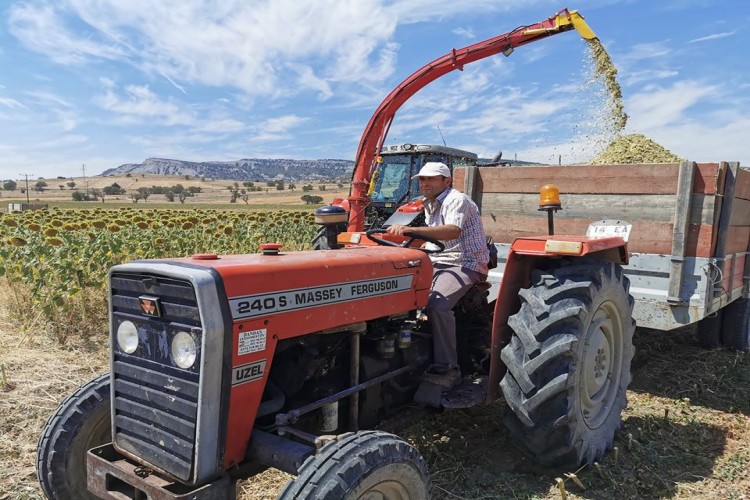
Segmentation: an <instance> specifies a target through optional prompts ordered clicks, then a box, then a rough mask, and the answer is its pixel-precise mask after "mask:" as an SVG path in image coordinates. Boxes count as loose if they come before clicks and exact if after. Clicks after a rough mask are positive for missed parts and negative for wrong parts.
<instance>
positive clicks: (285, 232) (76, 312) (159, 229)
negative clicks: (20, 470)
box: [0, 208, 317, 341]
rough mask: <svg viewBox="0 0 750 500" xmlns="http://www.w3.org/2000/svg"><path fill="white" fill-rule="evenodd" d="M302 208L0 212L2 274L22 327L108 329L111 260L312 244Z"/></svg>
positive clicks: (62, 335) (62, 334)
mask: <svg viewBox="0 0 750 500" xmlns="http://www.w3.org/2000/svg"><path fill="white" fill-rule="evenodd" d="M316 230H317V227H316V226H315V224H314V223H313V214H312V213H310V212H302V211H294V212H291V211H286V212H283V211H274V212H250V211H236V210H220V209H196V210H179V209H132V208H123V209H118V210H106V209H101V208H96V209H92V210H66V209H60V208H51V209H45V210H35V211H25V212H16V213H11V214H4V215H0V276H1V277H2V279H3V280H5V283H6V286H7V287H8V288H9V291H10V294H9V295H10V297H11V300H12V302H13V303H12V304H10V305H9V306H10V309H11V313H12V314H13V315H14V316H15V317H16V318H17V319H18V320H19V322H20V324H21V325H23V328H24V329H28V328H31V327H32V326H33V327H34V328H35V329H40V327H41V329H43V330H46V331H49V332H51V333H53V334H54V335H55V336H56V337H57V339H58V340H60V341H64V340H65V339H66V338H67V337H68V336H69V335H71V334H80V335H84V336H86V335H91V334H93V333H94V332H98V331H101V329H102V328H103V329H105V330H106V328H107V304H106V299H107V283H106V280H107V272H108V270H109V268H110V267H112V266H113V265H115V264H120V263H123V262H128V261H132V260H140V259H158V258H167V257H184V256H188V255H192V254H195V253H216V254H241V253H254V252H257V251H259V244H260V243H264V242H278V243H282V244H283V245H284V249H285V250H287V251H293V250H303V249H307V248H309V247H310V241H311V240H312V238H313V237H314V235H315V232H316Z"/></svg>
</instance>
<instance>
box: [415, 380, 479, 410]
mask: <svg viewBox="0 0 750 500" xmlns="http://www.w3.org/2000/svg"><path fill="white" fill-rule="evenodd" d="M444 390H445V388H444V387H442V386H439V385H437V384H432V383H430V382H426V381H423V382H422V383H421V384H420V385H419V388H418V389H417V392H416V394H414V401H416V402H417V403H422V404H425V405H428V406H433V407H435V408H439V407H443V408H453V409H455V408H470V407H472V406H476V405H478V404H480V403H482V402H483V401H484V400H485V397H486V396H487V377H478V378H469V377H464V379H463V380H461V383H459V384H458V385H457V386H455V387H454V388H453V389H451V390H449V391H445V392H443V391H444Z"/></svg>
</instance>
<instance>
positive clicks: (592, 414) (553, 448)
mask: <svg viewBox="0 0 750 500" xmlns="http://www.w3.org/2000/svg"><path fill="white" fill-rule="evenodd" d="M629 287H630V283H629V280H628V279H627V278H626V277H625V275H624V274H623V271H622V268H621V267H620V266H618V265H616V264H613V263H611V262H606V261H599V260H591V259H586V260H577V261H568V262H566V263H564V264H562V266H561V267H559V268H556V269H553V270H549V271H542V270H539V269H536V270H534V271H533V272H532V286H531V287H530V288H526V289H522V290H521V291H520V293H519V295H520V299H521V309H520V311H519V312H518V313H517V314H515V315H514V316H512V317H511V318H510V319H509V321H508V325H509V326H510V327H511V328H512V329H513V331H514V332H515V335H514V336H513V338H512V340H511V342H510V343H509V344H508V345H507V346H506V347H505V348H503V350H502V355H501V356H502V360H503V362H504V363H505V365H506V366H507V368H508V370H507V372H506V374H505V376H504V377H503V380H502V382H501V384H500V385H501V388H502V391H503V394H504V396H505V400H506V402H507V404H508V411H507V412H506V415H505V417H504V422H505V424H506V426H507V427H508V429H509V430H510V431H511V432H510V436H511V439H513V441H514V444H515V445H516V446H517V447H519V448H520V449H521V450H522V451H523V452H525V453H526V454H527V455H529V456H530V457H531V458H533V459H534V460H536V461H537V462H539V463H541V464H542V465H545V466H550V467H570V466H577V465H579V464H581V463H591V462H593V461H595V460H597V459H598V458H599V457H601V456H602V455H603V454H604V453H605V452H606V451H607V450H608V449H610V448H611V447H612V443H613V441H614V435H615V432H616V431H617V429H619V427H620V414H621V412H622V410H623V409H624V408H625V406H626V405H627V397H626V390H627V388H628V385H629V384H630V381H631V374H630V362H631V360H632V358H633V353H634V347H633V332H634V331H635V321H634V320H633V319H632V312H633V303H634V302H633V298H632V297H631V296H630V293H629Z"/></svg>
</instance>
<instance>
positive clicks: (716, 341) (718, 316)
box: [695, 309, 724, 349]
mask: <svg viewBox="0 0 750 500" xmlns="http://www.w3.org/2000/svg"><path fill="white" fill-rule="evenodd" d="M723 317H724V312H723V311H722V310H721V309H719V310H718V311H716V313H714V314H713V315H709V316H706V317H705V318H703V319H701V320H700V321H698V323H697V325H696V329H695V337H696V339H697V340H698V345H699V346H701V347H705V348H706V349H711V348H713V347H722V346H724V341H723V339H722V333H721V330H722V324H723V323H724V321H723Z"/></svg>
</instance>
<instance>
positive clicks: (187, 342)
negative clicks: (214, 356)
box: [172, 332, 198, 368]
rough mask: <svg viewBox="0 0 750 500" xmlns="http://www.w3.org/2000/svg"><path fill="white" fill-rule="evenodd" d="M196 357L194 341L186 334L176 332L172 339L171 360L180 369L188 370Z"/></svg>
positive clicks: (196, 350) (196, 349) (196, 347)
mask: <svg viewBox="0 0 750 500" xmlns="http://www.w3.org/2000/svg"><path fill="white" fill-rule="evenodd" d="M197 355H198V346H196V345H195V339H194V338H193V336H192V335H190V334H189V333H187V332H177V335H175V336H174V338H172V359H173V360H174V362H175V364H176V365H177V366H179V367H180V368H190V367H191V366H193V363H195V358H196V357H197Z"/></svg>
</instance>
